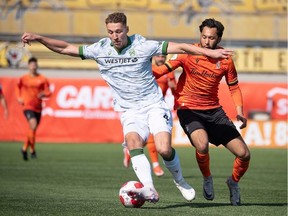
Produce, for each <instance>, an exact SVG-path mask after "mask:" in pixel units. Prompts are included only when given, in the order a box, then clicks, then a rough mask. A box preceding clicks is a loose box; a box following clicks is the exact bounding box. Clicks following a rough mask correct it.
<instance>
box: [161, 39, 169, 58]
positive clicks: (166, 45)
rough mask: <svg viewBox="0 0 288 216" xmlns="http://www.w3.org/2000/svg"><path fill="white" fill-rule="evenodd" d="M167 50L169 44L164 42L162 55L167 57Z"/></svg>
mask: <svg viewBox="0 0 288 216" xmlns="http://www.w3.org/2000/svg"><path fill="white" fill-rule="evenodd" d="M167 48H168V42H167V41H164V43H163V46H162V54H163V55H167V54H168V53H167Z"/></svg>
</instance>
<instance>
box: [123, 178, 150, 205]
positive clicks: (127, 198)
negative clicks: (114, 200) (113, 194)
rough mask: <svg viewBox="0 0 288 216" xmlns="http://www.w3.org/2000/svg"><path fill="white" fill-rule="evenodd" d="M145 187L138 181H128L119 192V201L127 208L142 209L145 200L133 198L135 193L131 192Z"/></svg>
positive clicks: (137, 197)
mask: <svg viewBox="0 0 288 216" xmlns="http://www.w3.org/2000/svg"><path fill="white" fill-rule="evenodd" d="M142 187H144V186H143V184H142V183H141V182H138V181H127V182H125V183H124V184H123V185H122V186H121V188H120V191H119V199H120V201H121V203H122V204H123V205H124V206H125V207H127V208H140V207H141V206H142V205H144V203H145V200H144V199H142V198H140V197H139V196H133V195H135V194H133V192H129V191H130V190H131V189H136V188H142Z"/></svg>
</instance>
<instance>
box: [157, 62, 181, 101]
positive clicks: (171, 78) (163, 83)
mask: <svg viewBox="0 0 288 216" xmlns="http://www.w3.org/2000/svg"><path fill="white" fill-rule="evenodd" d="M154 67H157V66H155V65H153V66H152V70H153V68H154ZM156 82H157V83H158V85H159V87H160V88H161V90H162V94H163V96H165V95H166V92H167V90H168V89H169V82H173V83H175V86H176V79H175V74H174V72H171V73H168V74H165V75H163V76H161V77H159V78H157V79H156Z"/></svg>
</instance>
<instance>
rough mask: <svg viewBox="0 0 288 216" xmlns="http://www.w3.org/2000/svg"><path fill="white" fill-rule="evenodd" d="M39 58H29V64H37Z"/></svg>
mask: <svg viewBox="0 0 288 216" xmlns="http://www.w3.org/2000/svg"><path fill="white" fill-rule="evenodd" d="M37 61H38V60H37V58H35V57H31V58H29V60H28V64H30V63H31V62H36V63H37Z"/></svg>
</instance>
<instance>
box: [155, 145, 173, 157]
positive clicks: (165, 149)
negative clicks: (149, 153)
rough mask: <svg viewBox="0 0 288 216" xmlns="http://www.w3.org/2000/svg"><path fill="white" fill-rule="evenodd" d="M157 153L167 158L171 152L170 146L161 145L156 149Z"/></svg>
mask: <svg viewBox="0 0 288 216" xmlns="http://www.w3.org/2000/svg"><path fill="white" fill-rule="evenodd" d="M158 153H159V154H160V155H161V157H162V158H169V157H170V156H171V154H172V148H168V147H162V148H160V149H158Z"/></svg>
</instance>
